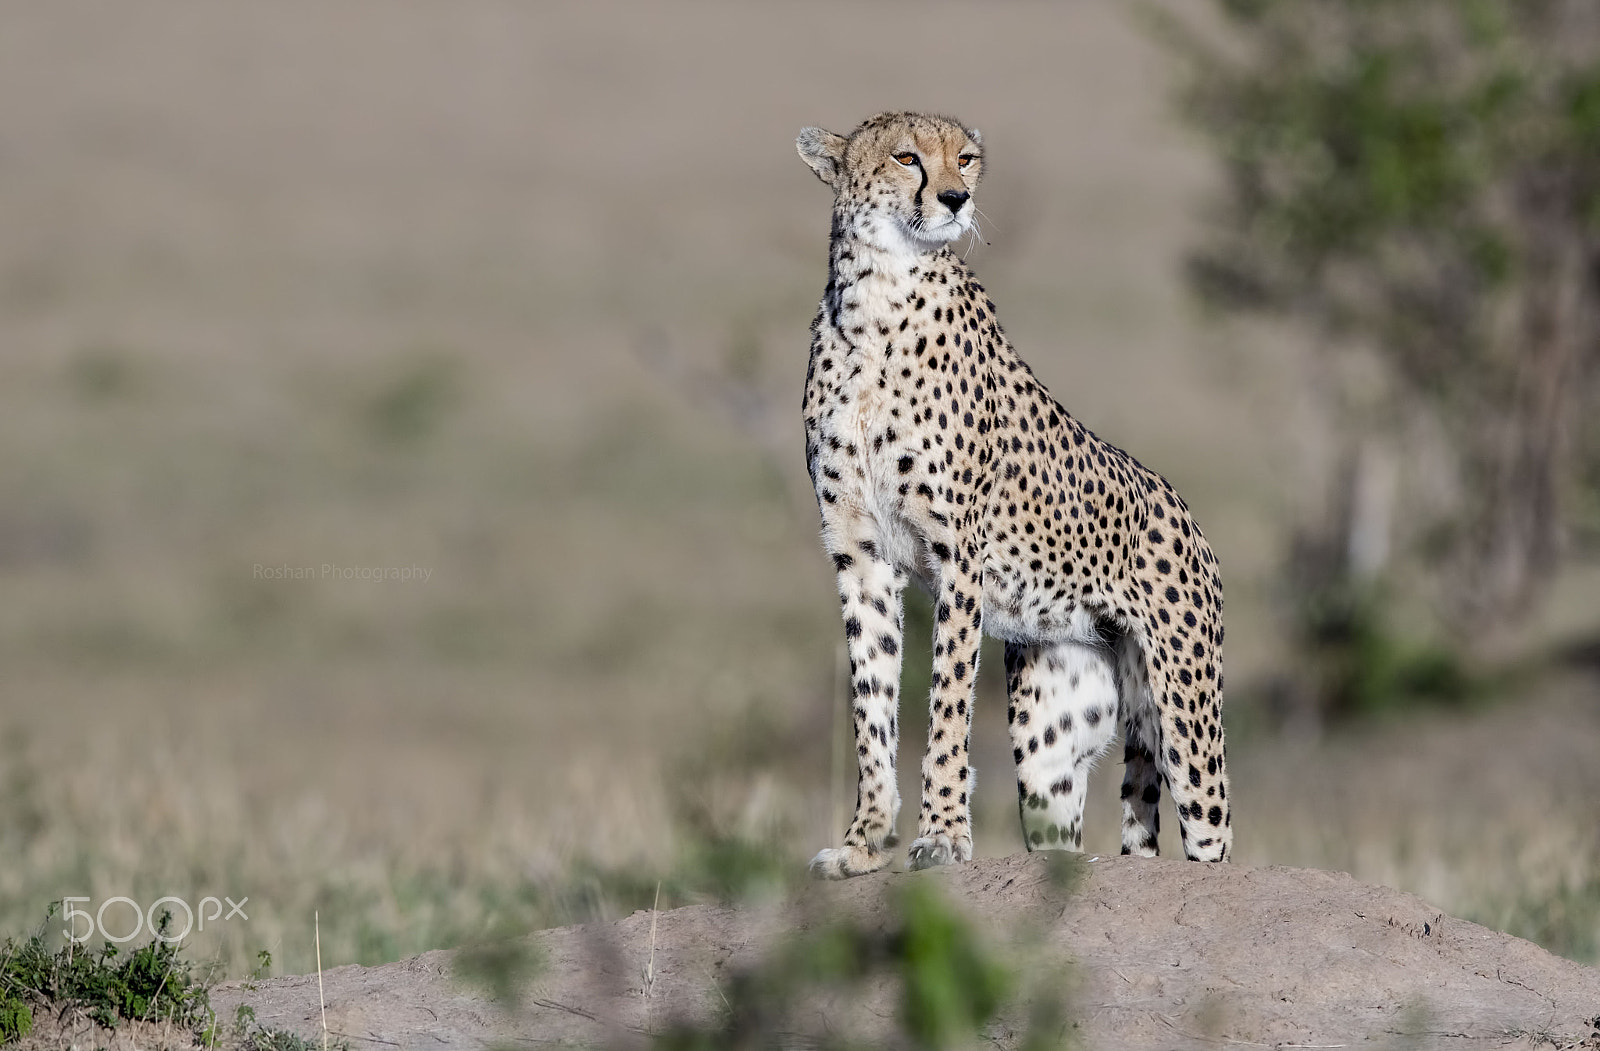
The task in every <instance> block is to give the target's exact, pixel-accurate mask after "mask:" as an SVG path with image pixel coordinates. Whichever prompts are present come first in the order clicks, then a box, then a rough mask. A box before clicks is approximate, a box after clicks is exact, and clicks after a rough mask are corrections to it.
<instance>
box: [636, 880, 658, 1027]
mask: <svg viewBox="0 0 1600 1051" xmlns="http://www.w3.org/2000/svg"><path fill="white" fill-rule="evenodd" d="M660 915H661V881H660V880H656V900H655V903H654V904H653V905H651V906H650V960H649V962H648V963H646V964H645V965H644V985H643V986H642V987H641V988H640V990H639V992H640V994H641V995H642V996H643V997H644V1024H645V1028H646V1029H650V1028H653V1027H652V1026H651V1017H650V1016H651V1014H652V1010H651V1004H650V994H651V993H653V992H655V988H656V918H657V917H658V916H660Z"/></svg>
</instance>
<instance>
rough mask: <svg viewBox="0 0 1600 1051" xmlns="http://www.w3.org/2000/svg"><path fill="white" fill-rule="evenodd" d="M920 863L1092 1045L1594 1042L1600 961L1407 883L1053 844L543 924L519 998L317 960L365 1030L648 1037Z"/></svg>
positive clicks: (357, 1041)
mask: <svg viewBox="0 0 1600 1051" xmlns="http://www.w3.org/2000/svg"><path fill="white" fill-rule="evenodd" d="M907 880H931V881H935V882H936V883H937V884H938V885H939V886H940V887H942V890H943V892H944V893H945V895H946V896H947V897H948V898H949V899H951V900H952V901H954V902H956V903H958V904H959V906H960V907H961V908H962V909H963V910H964V911H965V912H966V914H967V915H968V916H969V918H970V919H971V920H972V922H973V923H974V924H975V926H976V927H977V929H978V930H980V931H981V932H983V934H984V936H985V937H986V938H988V939H989V940H990V941H991V942H994V943H996V947H997V948H998V947H1001V946H1009V947H1010V948H1011V949H1013V950H1015V951H1017V952H1019V953H1022V954H1023V955H1026V956H1028V958H1032V959H1035V960H1040V959H1042V957H1040V956H1039V951H1038V950H1039V948H1040V946H1044V947H1046V948H1047V949H1049V950H1052V951H1055V952H1057V953H1058V954H1060V955H1064V956H1070V958H1071V959H1072V960H1074V961H1075V963H1074V964H1073V965H1071V967H1070V969H1069V970H1065V971H1062V970H1056V971H1051V972H1048V973H1053V974H1060V975H1062V977H1061V978H1060V979H1059V981H1060V982H1061V989H1062V991H1063V995H1064V996H1065V1000H1066V1003H1067V1004H1068V1012H1069V1022H1068V1026H1067V1028H1068V1029H1069V1030H1070V1031H1071V1032H1070V1035H1072V1036H1075V1037H1076V1046H1079V1047H1086V1048H1094V1049H1116V1048H1129V1049H1133V1048H1140V1049H1143V1048H1151V1049H1155V1048H1176V1047H1202V1046H1240V1047H1272V1048H1289V1047H1300V1048H1305V1047H1356V1046H1364V1047H1406V1048H1434V1047H1440V1048H1452V1049H1456V1048H1477V1047H1497V1048H1498V1047H1508V1046H1511V1047H1541V1046H1542V1047H1551V1046H1553V1047H1559V1048H1600V971H1597V970H1595V969H1592V968H1589V967H1584V966H1582V965H1580V964H1577V963H1574V962H1572V961H1570V960H1564V959H1561V958H1559V957H1556V956H1553V955H1551V954H1550V953H1548V952H1546V951H1544V950H1543V949H1540V948H1539V947H1537V946H1535V945H1533V944H1531V943H1529V942H1526V941H1523V940H1521V939H1518V938H1514V937H1511V936H1509V935H1506V934H1499V933H1496V932H1494V931H1490V930H1487V929H1485V928H1483V927H1480V926H1478V925H1476V924H1473V923H1469V922H1467V921H1464V920H1457V919H1454V918H1453V917H1450V916H1447V915H1444V914H1443V913H1441V912H1440V911H1439V910H1438V909H1435V908H1433V907H1431V906H1429V905H1428V904H1427V903H1426V902H1424V901H1422V900H1421V899H1419V898H1416V897H1414V896H1412V895H1409V894H1403V893H1400V892H1398V891H1394V890H1390V889H1388V888H1385V887H1380V886H1375V885H1372V884H1367V883H1360V882H1357V881H1356V880H1354V879H1352V878H1351V877H1349V876H1347V875H1343V874H1340V873H1331V872H1323V871H1318V870H1312V869H1293V868H1281V867H1270V868H1248V867H1242V866H1237V865H1233V866H1206V865H1198V864H1192V863H1189V862H1184V861H1175V860H1166V859H1159V860H1140V859H1131V858H1118V857H1108V858H1095V859H1093V860H1092V861H1090V862H1089V864H1087V866H1085V875H1084V877H1083V879H1082V881H1081V883H1080V884H1079V885H1078V886H1077V888H1076V889H1075V890H1073V891H1072V892H1070V893H1069V894H1065V895H1063V894H1062V893H1061V892H1060V891H1059V890H1057V889H1056V885H1055V883H1054V882H1053V881H1052V878H1051V869H1050V868H1049V861H1048V859H1047V858H1046V857H1045V856H1042V855H1032V856H1029V855H1018V856H1015V857H1009V858H995V859H988V860H981V861H977V862H974V863H972V864H969V865H964V866H961V867H958V868H955V869H951V870H944V871H938V872H933V873H923V874H915V875H912V874H907V873H882V874H879V875H876V876H870V877H864V878H861V879H856V880H852V881H849V882H847V883H843V884H827V885H815V886H812V887H808V888H807V889H806V890H805V891H804V892H803V893H801V894H800V895H799V896H798V897H797V898H796V899H795V900H793V901H790V902H788V903H786V904H781V905H780V904H771V905H766V906H742V907H732V906H712V905H706V906H692V907H688V908H682V909H675V910H671V911H665V912H660V913H655V914H652V913H651V912H649V911H643V912H638V913H635V914H634V915H632V916H630V917H628V918H626V919H623V920H620V921H618V922H615V923H610V924H591V925H587V926H579V927H568V928H562V929H558V930H549V931H543V932H540V933H537V934H534V935H531V936H530V938H531V940H532V941H533V942H534V943H536V950H537V952H538V954H539V955H540V957H541V958H542V960H543V966H542V968H541V969H540V973H539V976H538V977H537V978H535V979H533V980H532V981H531V983H530V984H529V985H528V987H527V988H526V989H525V990H524V991H523V996H522V997H521V998H520V1000H521V1002H520V1004H519V1005H518V1006H517V1007H516V1008H515V1009H511V1008H508V1007H504V1006H502V1005H501V1004H499V1003H497V1002H496V1001H494V1000H492V999H489V998H488V997H487V996H486V995H485V994H483V993H481V992H478V991H475V990H474V989H472V988H470V987H469V986H467V985H465V984H464V983H463V982H461V981H460V980H459V979H458V978H456V977H455V976H453V973H452V959H453V954H452V953H450V952H446V951H439V952H430V953H424V954H422V955H420V956H417V957H414V958H412V959H409V960H406V961H403V962H400V963H395V964H390V965H387V966H383V967H372V968H366V967H354V966H351V967H340V968H336V969H333V970H330V971H327V972H325V973H324V974H323V975H322V990H323V997H324V998H325V1001H326V1017H327V1027H328V1030H329V1032H330V1034H331V1035H332V1036H333V1037H334V1038H335V1039H343V1040H348V1041H349V1043H350V1045H351V1047H353V1048H361V1047H379V1046H382V1047H400V1048H429V1049H440V1048H457V1047H461V1048H467V1047H471V1048H479V1047H485V1046H488V1045H490V1044H502V1045H504V1044H508V1043H510V1044H516V1045H524V1044H546V1043H570V1044H585V1045H595V1046H599V1045H614V1046H615V1045H621V1046H626V1045H629V1044H638V1043H642V1042H643V1041H644V1039H645V1037H646V1036H647V1035H648V1034H650V1033H652V1032H656V1031H659V1030H661V1029H662V1028H663V1027H665V1026H666V1025H668V1024H670V1023H671V1022H672V1021H674V1020H678V1019H684V1018H689V1019H699V1020H705V1019H708V1018H710V1017H712V1016H714V1014H715V1012H716V1011H717V1009H718V1007H719V1006H720V1003H721V996H722V994H721V993H720V992H719V988H718V987H719V985H725V982H726V980H727V978H728V977H729V976H731V975H732V974H733V973H734V972H735V971H737V970H738V969H739V968H740V967H742V966H745V965H747V964H749V963H751V962H753V961H755V960H756V959H757V958H758V957H759V955H760V954H761V953H762V952H763V951H764V950H765V949H766V947H768V946H770V945H772V944H773V943H774V940H775V939H777V938H779V937H781V936H782V935H783V934H784V933H785V932H787V931H790V930H793V929H796V928H802V927H805V926H807V925H810V924H813V923H815V922H818V921H819V919H820V918H821V917H823V916H835V915H839V914H840V913H843V914H846V915H850V916H854V917H856V918H857V919H859V920H860V921H862V922H865V923H868V924H873V923H878V922H882V920H883V919H885V918H886V917H887V916H888V915H889V912H888V902H887V899H886V894H887V893H888V892H890V891H891V890H892V888H894V887H895V886H896V885H899V884H902V882H903V881H907ZM652 943H653V953H652ZM652 961H653V975H654V980H653V981H652V982H650V983H648V984H649V995H648V996H646V995H645V986H646V984H647V983H646V980H645V975H646V971H647V969H649V968H651V967H652ZM1039 966H1040V967H1041V968H1042V967H1045V965H1044V964H1040V965H1039ZM1040 973H1045V972H1043V971H1041V972H1040ZM862 995H863V996H864V997H865V998H866V999H868V1000H869V1001H870V1000H871V999H872V998H873V997H879V998H880V1000H881V1002H879V1003H877V1004H873V1003H870V1002H869V1003H867V1004H866V1005H865V1006H866V1009H865V1010H861V1009H860V1006H859V1005H858V1006H857V1009H856V1010H854V1011H853V1012H846V1013H840V1014H839V1015H837V1017H836V1018H835V1019H833V1020H832V1021H834V1022H835V1023H836V1024H837V1025H839V1026H843V1025H845V1024H848V1026H850V1027H852V1028H854V1027H857V1026H860V1027H863V1028H861V1029H858V1030H857V1031H856V1032H855V1033H854V1034H853V1035H855V1036H856V1037H857V1038H858V1039H862V1040H866V1041H873V1040H874V1039H875V1037H876V1036H880V1035H882V1034H883V1033H885V1032H886V1031H887V1029H886V1027H887V1026H888V1025H889V1024H890V1019H892V1017H893V1015H894V1007H893V1004H892V1002H890V1001H887V1000H882V998H883V997H886V996H888V995H889V994H888V992H887V991H885V990H874V989H869V990H867V991H865V992H864V993H863V994H862ZM213 1000H214V1002H215V1003H216V1005H217V1008H218V1015H219V1016H220V1017H229V1016H231V1015H232V1013H233V1010H234V1008H235V1006H236V1005H237V1004H238V1003H240V1002H247V1003H249V1004H250V1005H251V1006H253V1007H254V1009H255V1012H256V1017H257V1019H258V1021H259V1022H261V1023H262V1024H264V1025H267V1026H271V1027H279V1028H283V1029H287V1030H290V1031H293V1032H295V1033H299V1034H302V1035H304V1036H306V1037H308V1038H315V1039H317V1040H319V1041H320V1039H321V1036H322V1012H321V1010H320V1009H319V1001H318V980H317V976H316V975H305V976H300V977H290V978H280V979H274V980H269V981H263V982H259V983H256V985H255V986H254V987H253V988H246V987H245V986H243V985H241V984H237V983H235V984H232V985H228V986H224V987H221V988H220V989H218V990H217V991H216V993H215V994H214V996H213ZM806 1010H815V1011H816V1012H818V1013H820V1014H822V1015H826V1014H827V1013H828V1012H830V1011H834V1010H840V1011H841V1012H843V1011H844V1008H841V1007H839V1006H838V1005H837V1004H835V1003H834V1002H833V999H824V1000H819V1002H817V1003H816V1004H815V1005H814V1007H813V1006H812V1005H807V1008H806ZM1012 1014H1013V1015H1018V1017H1011V1016H1009V1015H1006V1014H1005V1013H1002V1017H1001V1020H1000V1021H999V1022H997V1023H995V1024H994V1025H993V1026H991V1028H990V1031H989V1032H988V1033H986V1036H987V1037H988V1038H989V1039H990V1040H991V1042H992V1043H994V1044H995V1046H997V1047H1003V1048H1010V1047H1014V1046H1017V1045H1018V1044H1019V1043H1020V1042H1021V1039H1022V1036H1023V1028H1024V1026H1023V1021H1022V1019H1021V1018H1020V1008H1017V1009H1013V1011H1012ZM812 1021H815V1022H819V1023H820V1024H821V1025H826V1024H828V1022H829V1021H830V1020H829V1019H826V1018H821V1019H812Z"/></svg>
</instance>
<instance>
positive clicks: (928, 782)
mask: <svg viewBox="0 0 1600 1051" xmlns="http://www.w3.org/2000/svg"><path fill="white" fill-rule="evenodd" d="M963 555H964V556H965V557H961V556H941V557H942V558H943V561H942V562H941V564H940V570H939V591H938V595H937V599H936V601H935V603H934V618H933V620H934V623H933V688H932V690H931V692H930V694H929V697H928V751H927V753H926V754H925V755H924V756H923V757H922V811H921V813H920V814H919V816H918V818H917V841H916V842H915V843H912V844H911V851H910V858H909V860H910V863H911V867H912V868H913V869H925V868H931V867H933V866H934V865H950V864H953V863H955V862H958V861H971V860H972V808H971V797H972V766H971V763H970V761H969V760H970V758H971V742H972V701H973V695H974V692H975V691H974V689H973V687H974V686H975V685H976V684H977V681H978V650H979V643H980V642H981V641H982V634H983V632H982V613H981V612H980V610H979V602H980V601H981V600H982V594H983V582H982V575H981V571H980V570H978V569H977V568H976V567H975V566H974V565H973V563H974V561H975V560H976V550H975V549H974V548H970V547H969V548H968V549H967V550H965V551H964V552H963Z"/></svg>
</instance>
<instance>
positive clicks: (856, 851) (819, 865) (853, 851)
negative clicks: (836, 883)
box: [810, 846, 894, 879]
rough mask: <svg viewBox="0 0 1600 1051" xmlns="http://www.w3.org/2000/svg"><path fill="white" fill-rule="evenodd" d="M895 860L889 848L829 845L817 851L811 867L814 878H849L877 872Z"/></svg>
mask: <svg viewBox="0 0 1600 1051" xmlns="http://www.w3.org/2000/svg"><path fill="white" fill-rule="evenodd" d="M893 860H894V857H893V855H891V854H890V853H889V852H888V851H887V850H874V849H873V848H871V847H860V846H857V847H829V848H828V849H827V850H820V851H818V852H817V856H816V857H814V858H812V859H811V866H810V868H811V875H812V877H813V878H814V879H849V878H850V877H851V876H865V875H866V874H867V873H869V872H877V871H878V870H879V869H881V868H886V867H887V866H888V864H889V862H891V861H893Z"/></svg>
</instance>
